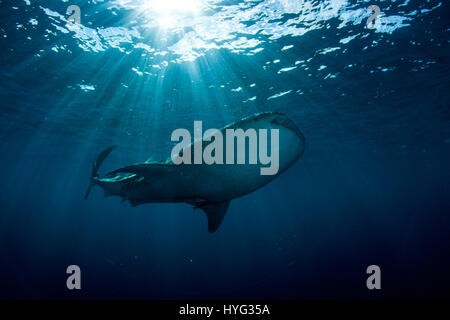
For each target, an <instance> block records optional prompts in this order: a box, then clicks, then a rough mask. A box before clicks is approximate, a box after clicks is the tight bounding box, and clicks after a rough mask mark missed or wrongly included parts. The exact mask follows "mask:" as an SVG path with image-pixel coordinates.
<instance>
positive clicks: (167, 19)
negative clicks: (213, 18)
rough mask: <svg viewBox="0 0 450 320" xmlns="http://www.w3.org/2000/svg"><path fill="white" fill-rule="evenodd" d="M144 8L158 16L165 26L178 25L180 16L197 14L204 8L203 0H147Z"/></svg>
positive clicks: (158, 19)
mask: <svg viewBox="0 0 450 320" xmlns="http://www.w3.org/2000/svg"><path fill="white" fill-rule="evenodd" d="M144 9H145V10H149V11H150V12H151V13H152V15H154V16H156V21H157V22H158V24H160V25H161V26H163V27H169V26H174V25H176V24H177V23H176V19H177V18H180V16H186V15H195V14H198V13H199V12H200V11H201V9H202V3H201V0H147V1H145V4H144Z"/></svg>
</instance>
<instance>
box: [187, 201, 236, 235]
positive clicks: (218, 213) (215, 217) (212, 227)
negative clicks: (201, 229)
mask: <svg viewBox="0 0 450 320" xmlns="http://www.w3.org/2000/svg"><path fill="white" fill-rule="evenodd" d="M229 205H230V201H222V202H205V203H203V204H200V205H198V206H195V207H194V210H195V209H198V208H199V209H202V210H203V211H204V212H205V214H206V217H207V218H208V231H209V232H210V233H214V232H216V231H217V229H219V227H220V225H221V224H222V221H223V218H224V217H225V214H226V213H227V210H228V206H229Z"/></svg>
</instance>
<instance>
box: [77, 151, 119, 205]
mask: <svg viewBox="0 0 450 320" xmlns="http://www.w3.org/2000/svg"><path fill="white" fill-rule="evenodd" d="M116 147H117V145H114V146H111V147H109V148H107V149H105V150H104V151H103V152H102V153H100V154H99V155H98V156H97V159H96V160H95V162H94V165H93V166H92V174H91V184H90V185H89V188H88V190H87V192H86V195H85V196H84V199H85V200H86V199H87V198H88V196H89V192H91V189H92V187H93V186H94V185H95V178H98V169H99V168H100V166H101V164H102V162H103V160H105V159H106V157H107V156H108V155H109V154H110V153H111V151H113V150H114V149H115V148H116Z"/></svg>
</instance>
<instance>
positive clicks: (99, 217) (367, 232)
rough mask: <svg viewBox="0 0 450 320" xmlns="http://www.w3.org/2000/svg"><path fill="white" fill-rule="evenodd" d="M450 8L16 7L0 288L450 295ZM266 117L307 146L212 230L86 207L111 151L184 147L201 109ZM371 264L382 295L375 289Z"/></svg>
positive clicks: (359, 4) (38, 294) (10, 29)
mask: <svg viewBox="0 0 450 320" xmlns="http://www.w3.org/2000/svg"><path fill="white" fill-rule="evenodd" d="M369 5H376V6H379V8H380V11H381V14H380V15H379V16H378V17H377V18H376V19H375V20H374V25H373V28H368V26H367V20H368V19H369V18H370V17H371V16H372V15H373V14H374V12H368V11H367V7H368V6H369ZM69 6H77V7H72V9H73V10H69V11H67V9H68V7H69ZM78 9H79V13H80V16H79V20H78V17H77V16H76V14H77V10H78ZM448 13H449V5H448V3H447V2H445V1H435V0H428V1H414V0H398V1H396V0H390V1H380V0H367V1H354V0H325V1H309V0H305V1H302V0H248V1H232V0H228V1H227V0H225V1H219V0H208V1H206V0H205V1H203V0H189V1H177V0H164V1H161V0H154V1H150V0H141V1H131V0H114V1H113V0H112V1H106V0H105V1H102V0H90V1H72V0H62V1H56V0H53V1H37V0H24V1H20V0H16V1H0V46H1V60H0V74H1V77H0V101H1V102H0V105H1V109H0V110H1V115H0V154H1V157H0V256H1V260H0V261H1V262H0V297H2V298H33V299H42V298H145V299H147V298H152V299H174V298H176V299H197V298H232V299H244V298H245V299H261V298H270V299H283V298H290V299H322V298H325V299H335V298H337V299H341V298H424V297H434V298H436V297H447V298H448V297H449V296H450V294H449V293H450V289H449V287H450V258H449V253H450V237H449V232H450V187H449V181H450V106H449V96H450V90H449V83H450V67H449V63H450V50H449V49H450V48H449V40H450V29H449V22H448V21H449V20H448V18H449V16H448ZM73 21H74V22H73ZM369 26H372V25H369ZM263 111H277V112H282V113H285V114H286V115H288V116H289V117H290V118H291V119H292V120H293V121H294V122H295V124H296V125H297V126H298V127H299V128H300V129H301V130H302V132H303V133H304V135H305V137H306V144H307V145H306V151H305V154H304V155H303V157H302V158H301V159H300V160H299V161H298V162H297V163H296V164H295V165H294V166H293V167H291V168H290V169H289V170H288V171H287V172H286V173H284V174H282V175H281V176H280V177H278V178H277V179H276V180H274V181H273V182H272V183H270V184H269V185H267V186H265V187H264V188H262V189H260V190H258V191H256V192H254V193H252V194H250V195H248V196H245V197H243V198H239V199H236V200H233V201H232V202H231V205H230V208H229V211H228V213H227V215H226V217H225V219H224V222H223V224H222V226H221V227H220V229H219V230H218V231H217V232H216V233H215V234H212V235H211V234H209V233H208V231H207V222H206V217H205V216H204V214H203V213H201V212H200V211H199V210H196V211H193V210H192V207H191V206H189V205H186V204H146V205H142V206H139V207H136V208H131V207H130V205H129V204H128V203H121V201H120V199H118V198H104V196H103V192H102V191H101V190H100V189H99V188H94V189H93V190H92V193H91V196H90V198H89V199H88V200H87V201H85V200H84V199H83V197H84V193H85V191H86V189H87V187H88V185H89V178H90V174H91V168H92V163H93V162H94V160H95V157H96V156H97V154H98V153H99V152H100V151H102V150H103V149H104V148H106V147H108V146H110V145H113V144H117V145H118V146H119V147H118V148H117V150H115V151H114V152H113V153H112V154H111V155H110V156H109V157H108V159H106V160H105V163H104V165H103V166H102V168H101V170H100V171H101V172H107V170H111V169H115V168H117V167H120V166H124V165H128V164H131V163H136V162H142V161H145V160H147V159H148V158H149V157H153V158H154V159H158V160H159V159H165V158H167V157H168V155H169V154H170V151H171V148H172V146H173V143H172V142H171V141H170V134H171V132H172V131H173V130H174V129H176V128H182V127H185V128H191V127H192V124H193V121H194V120H202V121H203V123H204V126H205V127H210V128H211V127H222V126H224V125H226V124H228V123H230V122H232V121H236V120H238V119H240V118H242V117H245V116H248V115H251V114H253V113H256V112H263ZM218 183H220V182H218ZM72 264H75V265H79V266H80V268H81V270H82V290H80V291H69V290H67V288H66V278H67V274H66V268H67V266H69V265H72ZM373 264H375V265H379V266H380V268H381V272H382V278H381V279H382V280H381V281H382V289H381V290H375V291H370V290H368V289H367V287H366V279H367V277H368V275H367V274H366V268H367V266H369V265H373Z"/></svg>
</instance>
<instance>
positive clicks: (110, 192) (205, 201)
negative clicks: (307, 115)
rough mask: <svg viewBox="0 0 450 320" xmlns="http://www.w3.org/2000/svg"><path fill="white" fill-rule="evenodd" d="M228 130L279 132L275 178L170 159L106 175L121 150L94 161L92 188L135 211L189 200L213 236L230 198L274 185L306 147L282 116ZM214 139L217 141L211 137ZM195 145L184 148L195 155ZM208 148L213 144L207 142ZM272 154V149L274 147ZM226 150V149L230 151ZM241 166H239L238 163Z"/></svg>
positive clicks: (256, 169) (252, 168)
mask: <svg viewBox="0 0 450 320" xmlns="http://www.w3.org/2000/svg"><path fill="white" fill-rule="evenodd" d="M226 129H235V130H237V129H242V130H244V131H246V130H247V129H255V130H256V131H257V132H258V130H260V129H267V130H268V132H270V130H271V129H278V130H279V131H278V132H279V150H278V151H279V170H278V172H277V173H276V174H274V175H261V171H260V169H261V168H264V167H267V165H262V164H260V163H257V164H248V163H246V164H209V165H208V164H205V163H203V164H184V163H182V164H179V165H176V164H174V162H173V161H172V158H171V157H169V158H168V159H167V160H166V161H161V162H155V161H147V162H144V163H140V164H135V165H131V166H127V167H123V168H120V169H117V170H113V171H111V172H109V173H107V174H105V175H104V176H102V177H100V176H99V174H98V169H99V167H100V165H101V164H102V162H103V160H105V158H106V157H107V156H108V155H109V154H110V153H111V151H112V150H113V149H114V148H115V147H116V146H112V147H109V148H107V149H106V150H104V151H103V152H102V153H100V154H99V155H98V157H97V159H96V161H95V163H94V166H93V169H92V176H91V185H90V187H89V189H88V191H87V193H86V196H85V198H86V199H87V197H88V195H89V192H90V190H91V188H92V186H94V185H97V186H100V187H101V188H102V189H103V190H104V193H105V196H118V197H121V198H122V199H123V201H129V203H130V204H131V205H132V206H133V207H134V206H138V205H141V204H144V203H152V202H184V203H188V204H190V205H193V206H194V209H197V208H200V209H202V210H203V211H204V212H205V213H206V216H207V218H208V230H209V232H211V233H213V232H215V231H216V230H217V229H218V228H219V226H220V224H221V223H222V220H223V218H224V216H225V214H226V212H227V209H228V206H229V204H230V200H232V199H235V198H238V197H241V196H243V195H246V194H249V193H251V192H253V191H255V190H257V189H259V188H260V187H262V186H264V185H266V184H267V183H269V182H270V181H272V180H273V179H274V178H275V177H277V176H278V175H280V174H281V173H283V172H284V171H285V170H286V169H288V168H289V167H290V166H291V165H292V164H293V163H294V162H295V161H296V160H298V159H299V158H300V157H301V156H302V154H303V152H304V149H305V138H304V137H303V134H302V133H301V132H300V130H299V129H298V128H297V127H296V126H295V124H294V123H293V122H292V121H291V120H290V119H289V118H288V117H286V116H285V115H283V114H281V113H273V112H266V113H259V114H254V115H252V116H250V117H247V118H244V119H241V120H239V121H237V122H234V123H231V124H229V125H227V126H225V127H224V128H222V129H221V130H220V131H221V132H222V133H223V136H225V130H226ZM210 140H212V139H210ZM196 143H198V141H197V142H194V143H193V144H191V145H190V146H189V147H187V148H185V149H184V150H183V153H184V152H192V150H194V145H195V144H196ZM202 143H203V148H204V147H206V146H207V145H208V144H209V143H211V141H206V140H203V141H202ZM269 150H270V149H269ZM224 152H225V151H224ZM235 163H236V162H235Z"/></svg>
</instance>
